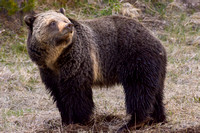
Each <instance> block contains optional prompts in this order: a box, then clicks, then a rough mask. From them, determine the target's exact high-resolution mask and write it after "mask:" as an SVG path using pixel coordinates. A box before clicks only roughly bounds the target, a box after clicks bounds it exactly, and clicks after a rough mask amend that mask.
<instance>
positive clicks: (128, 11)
mask: <svg viewBox="0 0 200 133" xmlns="http://www.w3.org/2000/svg"><path fill="white" fill-rule="evenodd" d="M119 14H122V15H123V16H127V17H131V18H137V17H139V16H140V9H138V8H136V7H134V6H133V5H132V4H130V3H128V2H126V3H122V7H121V9H120V11H119Z"/></svg>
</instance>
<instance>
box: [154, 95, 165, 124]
mask: <svg viewBox="0 0 200 133" xmlns="http://www.w3.org/2000/svg"><path fill="white" fill-rule="evenodd" d="M151 117H152V118H153V121H152V123H159V122H165V121H166V115H165V109H164V105H163V92H159V93H158V94H157V95H156V102H155V103H154V111H153V113H152V115H151Z"/></svg>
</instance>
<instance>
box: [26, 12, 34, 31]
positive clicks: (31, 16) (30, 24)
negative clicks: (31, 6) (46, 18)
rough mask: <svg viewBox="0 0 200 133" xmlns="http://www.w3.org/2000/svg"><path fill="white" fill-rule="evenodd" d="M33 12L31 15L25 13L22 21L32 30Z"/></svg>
mask: <svg viewBox="0 0 200 133" xmlns="http://www.w3.org/2000/svg"><path fill="white" fill-rule="evenodd" d="M35 18H36V17H35V14H31V15H26V16H25V17H24V22H25V23H26V25H27V26H28V27H29V28H30V29H31V30H32V28H33V22H34V21H35Z"/></svg>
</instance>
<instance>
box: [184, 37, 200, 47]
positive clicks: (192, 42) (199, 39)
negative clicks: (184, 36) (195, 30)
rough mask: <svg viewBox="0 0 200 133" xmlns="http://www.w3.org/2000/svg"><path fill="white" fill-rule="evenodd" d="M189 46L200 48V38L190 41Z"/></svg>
mask: <svg viewBox="0 0 200 133" xmlns="http://www.w3.org/2000/svg"><path fill="white" fill-rule="evenodd" d="M187 45H194V46H200V36H198V37H196V38H195V39H194V40H189V41H188V42H187Z"/></svg>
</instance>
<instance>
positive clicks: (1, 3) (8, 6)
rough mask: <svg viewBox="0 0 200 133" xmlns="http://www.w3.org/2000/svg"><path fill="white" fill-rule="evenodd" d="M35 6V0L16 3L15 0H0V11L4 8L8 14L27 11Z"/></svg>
mask: <svg viewBox="0 0 200 133" xmlns="http://www.w3.org/2000/svg"><path fill="white" fill-rule="evenodd" d="M34 7H35V0H27V1H26V0H25V1H24V2H22V3H21V4H19V5H18V3H17V2H16V0H0V11H2V10H6V11H7V12H8V15H13V14H15V13H16V12H17V11H23V12H28V11H30V10H32V9H33V8H34Z"/></svg>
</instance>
